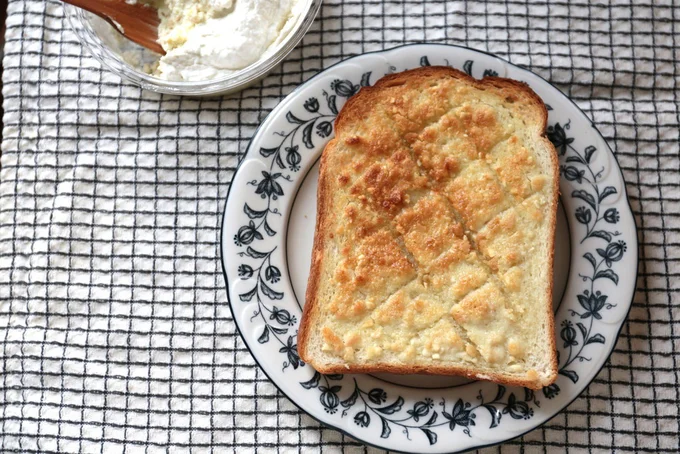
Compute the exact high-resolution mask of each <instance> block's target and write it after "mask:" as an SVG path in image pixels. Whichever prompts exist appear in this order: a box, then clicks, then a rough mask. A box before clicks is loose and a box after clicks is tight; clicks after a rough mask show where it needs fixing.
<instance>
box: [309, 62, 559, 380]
mask: <svg viewBox="0 0 680 454" xmlns="http://www.w3.org/2000/svg"><path fill="white" fill-rule="evenodd" d="M487 95H489V96H493V97H492V98H489V99H491V100H494V99H500V100H501V101H502V103H503V105H504V106H505V107H504V108H505V110H503V111H502V112H501V113H499V110H498V109H496V108H494V106H490V105H487V104H485V102H486V101H488V99H487V98H485V97H486V96H487ZM468 98H469V99H474V100H475V101H474V102H463V101H465V100H466V99H468ZM461 100H462V101H461ZM508 106H509V107H508ZM504 122H505V123H504ZM517 122H519V123H517ZM506 123H507V124H506ZM515 123H516V124H517V125H519V124H520V123H521V125H520V126H519V127H516V126H514V125H515ZM546 123H547V111H546V109H545V106H544V104H543V102H542V101H541V99H540V98H539V97H538V96H537V95H536V94H535V93H534V92H533V91H532V90H531V89H529V88H528V87H527V86H526V85H525V84H523V83H521V82H517V81H513V80H509V79H503V78H496V77H487V78H485V79H483V80H481V81H480V80H476V79H473V78H471V77H469V76H468V75H466V74H464V73H462V72H460V71H457V70H453V69H451V68H447V67H426V68H419V69H415V70H411V71H405V72H403V73H398V74H391V75H388V76H385V77H383V78H382V79H380V80H379V81H378V82H377V83H376V84H375V85H374V86H372V87H365V88H362V89H361V90H360V92H359V93H358V94H357V95H355V96H353V97H352V98H350V99H349V100H348V102H347V104H346V105H345V106H344V107H343V109H342V110H341V111H340V113H339V115H338V117H337V119H336V121H335V130H336V137H335V138H334V139H333V140H331V141H330V142H329V144H328V145H327V146H326V149H325V150H324V153H323V155H322V157H321V167H320V175H319V186H318V197H317V200H318V207H317V210H318V212H317V222H316V230H315V236H314V249H313V252H312V267H311V272H310V278H309V284H308V288H307V295H306V303H305V310H304V314H303V317H302V322H301V325H300V330H299V333H298V352H299V354H300V357H301V358H302V359H303V360H304V361H306V362H308V363H309V364H311V365H312V366H313V367H314V368H315V369H316V370H318V371H319V372H322V373H367V372H393V373H402V374H410V373H426V374H440V375H462V376H466V377H468V378H473V379H484V380H491V381H494V382H497V383H504V384H508V385H517V386H527V387H530V388H540V387H542V386H545V385H547V384H550V383H552V382H553V381H554V379H555V378H556V373H557V361H556V356H555V340H554V335H553V333H554V326H553V324H554V321H553V316H552V305H551V301H552V274H551V273H548V275H547V277H548V279H547V281H549V283H547V282H546V288H545V296H544V297H543V298H541V301H543V304H542V305H541V306H540V307H542V308H543V309H542V310H544V311H545V313H544V314H543V316H542V317H538V316H536V317H534V319H535V320H538V321H539V322H540V323H543V324H545V326H543V327H542V329H543V332H545V333H548V335H546V336H544V337H543V338H541V341H544V342H546V343H547V345H544V346H543V347H542V348H543V350H544V356H547V357H548V358H547V360H546V361H545V364H544V365H543V366H542V369H543V370H540V371H537V370H534V369H533V368H531V367H530V366H531V365H530V364H528V363H527V362H526V361H525V357H524V355H525V350H527V349H528V348H529V347H530V346H531V345H525V344H523V343H522V342H521V340H519V338H518V336H519V335H516V332H515V331H521V323H520V322H521V321H522V320H525V318H526V317H527V315H526V314H527V313H531V311H532V310H535V309H536V307H527V306H526V305H522V304H519V303H518V301H520V300H521V298H520V296H519V295H521V292H522V287H523V283H524V282H526V280H525V277H526V276H527V275H529V274H531V272H533V271H532V269H529V268H528V267H530V266H531V265H532V263H530V262H531V260H526V259H525V258H524V255H526V254H524V255H523V254H522V252H523V251H524V249H526V248H528V247H531V245H532V244H533V242H537V241H539V240H541V238H537V237H536V236H532V235H533V231H534V230H536V229H537V230H538V231H539V232H540V231H542V230H541V229H543V230H544V231H549V232H550V235H549V244H545V245H544V246H545V251H543V254H544V255H545V260H544V261H542V262H541V266H542V267H544V268H545V267H547V269H548V270H552V265H553V250H554V248H553V244H552V242H553V241H554V238H553V236H554V229H555V222H556V207H557V195H558V164H557V157H556V153H555V152H554V148H553V146H552V144H551V143H550V141H549V140H547V138H546V137H545V135H544V131H545V128H546ZM513 128H514V129H513ZM442 138H446V139H447V140H448V142H446V143H443V142H442ZM459 139H461V140H459ZM530 140H533V141H535V142H536V143H535V144H533V146H534V149H533V150H534V154H535V150H536V149H537V148H540V147H543V148H544V149H545V150H547V151H548V152H547V153H544V154H545V156H547V159H548V160H549V161H550V162H548V163H546V162H542V163H541V165H542V167H541V166H539V165H538V164H537V163H536V162H535V161H533V160H535V159H536V156H533V155H532V153H530V152H529V151H528V150H527V148H528V142H529V141H530ZM532 143H533V142H532ZM451 150H452V151H451ZM539 167H541V168H539ZM545 169H548V172H546V171H545ZM541 210H543V211H541ZM537 213H538V214H537ZM541 215H544V217H543V218H542V217H541ZM545 215H547V218H546V217H545ZM537 226H538V227H537ZM428 234H429V235H430V236H429V237H428ZM501 234H503V235H506V237H507V238H505V237H503V238H501V236H500V235H501ZM507 244H511V245H514V246H513V247H505V246H504V245H507ZM541 244H543V243H541ZM523 248H524V249H523ZM541 250H542V249H541ZM523 279H524V280H523ZM526 279H528V278H526ZM331 281H332V282H334V283H335V284H334V286H333V285H330V286H329V282H331ZM485 282H486V284H485ZM489 295H494V296H493V297H492V298H491V299H493V301H491V300H489ZM484 298H486V299H484ZM488 301H491V303H492V304H487V303H488ZM446 304H448V306H446ZM451 304H453V308H451V309H450V311H449V308H448V307H449V306H451ZM328 320H330V321H329V322H328V323H326V321H328ZM518 320H519V321H520V322H518ZM376 321H377V323H376ZM506 321H507V323H506ZM336 325H337V326H336ZM338 326H340V327H342V329H338V328H337V327H338ZM333 327H335V330H334V328H333ZM404 330H406V331H404ZM404 333H406V334H407V335H408V336H410V337H411V339H410V344H409V343H408V342H406V341H409V339H405V340H404V339H401V337H404V336H403V334H404ZM312 336H315V338H314V339H312ZM408 336H406V337H408ZM373 339H381V343H379V345H378V344H377V343H376V345H373V344H372V342H373ZM321 344H323V346H321ZM414 345H415V346H416V347H414ZM312 349H313V350H314V351H312ZM322 351H323V352H324V353H323V355H324V359H321V358H320V356H321V354H322ZM355 355H356V357H355ZM386 355H387V356H386ZM423 355H425V356H423ZM447 355H448V356H447ZM326 356H327V357H326ZM453 358H462V360H460V361H458V360H457V359H456V360H454V359H453ZM336 359H337V360H336ZM439 361H441V362H439ZM494 364H500V366H498V367H497V368H495V369H494V367H495V366H494V367H485V366H487V365H492V366H493V365H494ZM512 367H515V369H517V371H516V372H512V371H510V372H508V370H509V369H511V368H512Z"/></svg>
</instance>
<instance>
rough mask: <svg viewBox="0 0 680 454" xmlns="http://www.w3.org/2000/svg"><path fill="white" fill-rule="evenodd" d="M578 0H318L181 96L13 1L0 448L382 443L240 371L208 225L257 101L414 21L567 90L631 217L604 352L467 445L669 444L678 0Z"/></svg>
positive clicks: (678, 178) (676, 346)
mask: <svg viewBox="0 0 680 454" xmlns="http://www.w3.org/2000/svg"><path fill="white" fill-rule="evenodd" d="M590 3H591V2H588V1H587V0H578V1H573V2H567V1H565V0H557V1H553V0H548V1H535V0H498V1H491V0H489V1H475V2H469V3H464V2H461V1H449V2H446V1H442V0H437V1H428V2H422V3H421V2H416V1H411V0H405V1H401V2H396V1H385V2H378V1H368V0H365V1H362V0H353V1H347V2H340V1H339V0H329V1H326V2H325V3H324V5H323V7H322V10H321V13H320V17H319V18H317V20H316V22H315V24H314V26H313V27H312V29H311V31H310V32H309V33H308V35H307V36H306V38H305V39H304V41H303V43H302V44H301V45H300V46H298V48H297V49H296V50H295V51H294V52H293V53H292V54H291V55H290V56H289V57H288V58H287V59H286V61H285V63H284V64H283V65H282V66H281V67H280V68H278V69H277V70H276V71H274V72H273V73H272V74H271V75H270V76H269V77H267V78H266V79H264V80H263V81H262V82H261V83H259V84H257V85H255V86H254V87H252V88H250V89H247V90H245V91H243V92H242V93H240V94H238V95H236V96H232V97H227V98H218V99H212V100H201V101H198V100H188V99H180V98H176V97H169V96H159V95H156V94H153V93H147V92H142V91H140V90H139V89H138V88H135V87H134V86H131V85H129V84H127V83H124V82H122V81H121V80H120V79H119V78H118V77H116V76H114V75H113V74H111V73H109V72H108V71H106V70H104V69H102V68H101V67H100V65H99V64H98V63H97V62H96V61H95V60H94V59H93V58H92V57H90V56H89V55H88V54H87V52H86V51H85V50H83V48H82V47H81V46H80V44H79V43H78V42H77V41H76V39H75V36H74V35H73V34H72V33H71V32H70V31H69V29H68V27H67V26H66V24H65V22H64V19H63V15H62V8H61V5H60V3H58V2H55V1H48V2H44V1H40V0H13V1H11V2H10V5H9V18H8V21H7V25H8V28H7V43H6V47H5V57H4V68H5V70H4V75H3V83H4V84H3V93H4V117H3V121H4V129H3V142H2V161H1V164H2V170H1V173H0V389H1V392H0V417H1V422H0V444H1V448H2V451H3V452H21V453H30V452H41V453H48V452H92V453H94V452H106V453H117V452H186V451H189V450H191V451H193V452H207V451H216V452H239V453H241V452H253V451H257V452H258V453H266V452H304V453H308V452H339V451H342V452H348V453H354V452H368V451H370V452H377V450H374V449H369V448H366V447H364V446H363V445H361V444H360V443H357V442H356V441H354V440H352V439H350V438H347V437H344V436H342V435H340V434H339V433H338V432H336V431H334V430H330V429H324V428H321V427H320V426H319V424H318V423H317V422H315V421H314V420H313V419H312V418H310V417H308V416H307V415H305V414H302V413H301V412H300V411H299V410H298V409H297V408H296V407H295V406H294V405H293V404H292V403H291V402H289V401H288V400H287V399H286V398H285V397H283V396H282V395H281V394H280V393H278V392H277V390H276V388H275V387H274V386H273V385H272V384H271V383H270V382H269V381H268V380H267V379H266V377H265V376H264V374H263V373H262V372H261V371H260V370H259V369H258V367H257V366H256V365H255V363H254V361H253V359H252V358H251V356H250V354H249V353H248V351H247V350H246V348H245V346H244V344H243V342H242V341H241V339H240V337H239V335H238V334H237V332H236V330H235V327H234V323H233V322H232V319H231V314H230V312H229V308H228V305H227V297H226V294H225V284H224V281H223V277H222V273H221V268H220V264H219V262H218V242H219V233H220V221H221V214H222V209H223V207H224V202H225V197H226V194H227V190H228V187H229V182H230V180H231V178H232V175H233V171H234V168H235V167H236V165H237V162H238V159H239V156H241V155H242V153H243V152H244V150H245V148H246V146H247V143H248V140H249V138H250V137H251V136H252V134H253V132H254V130H255V128H256V127H257V125H258V124H259V122H260V121H261V120H262V119H263V118H264V116H265V115H266V114H267V113H268V112H269V111H270V110H271V109H272V108H273V107H274V106H275V105H276V104H277V103H278V102H280V101H281V100H282V99H283V98H284V97H285V95H286V94H288V93H289V92H290V91H291V90H293V89H294V88H295V87H297V86H298V85H299V84H300V83H301V82H303V81H304V80H306V79H308V78H309V77H311V76H312V75H314V74H316V73H317V72H319V71H320V70H322V69H323V68H327V67H328V66H330V65H332V64H333V63H336V62H338V61H340V60H342V59H344V58H346V57H349V56H352V55H356V54H359V53H362V52H364V51H372V50H378V49H382V48H390V47H394V46H396V45H399V44H403V43H407V42H416V41H428V42H438V43H453V44H461V45H468V46H471V47H473V48H477V49H482V50H486V51H490V52H494V53H496V54H498V55H499V56H501V57H503V58H506V59H508V60H510V61H512V62H513V63H516V64H519V65H523V66H526V67H528V68H530V69H531V70H532V71H534V72H536V73H538V74H540V75H541V76H543V77H545V78H547V79H548V80H550V81H552V82H553V83H554V84H555V85H557V87H559V88H560V89H562V90H563V91H564V92H565V93H566V94H568V95H569V96H570V97H571V98H572V99H573V100H575V101H576V102H577V104H578V105H579V106H580V107H581V108H582V109H583V110H584V111H585V112H586V113H587V114H588V115H589V116H590V117H591V118H592V119H593V121H594V122H595V124H596V125H597V127H598V128H599V129H600V131H601V132H602V133H603V135H604V136H605V138H606V139H607V141H608V142H609V144H610V146H611V147H612V148H613V150H614V151H615V153H616V155H617V157H618V159H619V162H620V164H621V167H622V168H623V171H624V175H625V178H626V180H627V182H628V195H629V197H630V199H631V203H632V206H633V210H634V212H635V215H636V218H637V222H638V226H639V227H640V244H641V248H640V257H641V259H640V273H639V279H638V292H637V295H636V297H635V301H634V304H633V309H632V311H631V313H630V316H629V319H628V322H627V323H626V325H625V327H624V329H623V331H622V333H621V336H620V339H619V341H618V343H617V345H616V348H615V350H614V353H613V354H612V357H611V359H610V361H609V362H608V363H607V365H606V367H605V368H604V369H603V370H602V372H601V373H600V374H599V375H598V377H597V378H596V379H595V381H594V382H593V383H592V384H591V385H590V386H589V387H588V389H587V390H586V391H585V392H584V393H583V395H582V396H581V397H580V398H579V399H577V400H576V401H575V402H574V403H573V404H571V405H570V406H569V407H568V408H567V410H565V411H563V412H562V413H561V414H559V415H558V416H557V417H555V418H554V419H553V420H552V421H550V422H549V423H548V424H546V425H545V426H543V427H541V428H539V429H537V430H535V431H533V432H531V433H529V434H528V435H526V436H524V437H523V438H521V439H518V440H514V441H511V442H509V443H506V444H505V445H504V446H502V447H494V448H489V449H488V450H485V451H484V452H494V451H499V452H503V453H513V452H525V451H527V452H546V451H548V450H551V449H554V448H556V449H558V450H560V451H563V450H565V449H567V448H568V449H569V451H574V452H576V451H584V450H587V449H590V450H592V451H593V452H603V453H605V452H612V451H614V450H616V451H617V452H623V451H634V452H646V451H648V452H659V451H662V452H671V451H676V450H678V449H679V448H680V446H679V445H678V432H679V431H680V426H679V421H680V415H679V410H678V409H679V407H680V386H679V383H678V382H679V379H680V372H679V370H678V364H679V363H680V358H679V357H678V352H680V304H678V293H677V292H678V282H679V278H680V235H679V234H678V232H679V231H680V215H679V214H678V213H680V149H679V130H680V125H679V123H680V102H679V98H680V91H679V90H678V83H679V80H680V70H679V69H678V66H680V5H678V4H677V1H676V2H672V4H671V1H669V0H665V1H663V0H659V1H656V0H641V1H637V0H636V1H633V0H628V1H623V0H611V1H609V2H606V4H604V5H597V6H596V5H590ZM592 3H595V2H592ZM597 3H602V2H597ZM633 5H634V6H633ZM652 5H653V6H652ZM546 17H547V19H546Z"/></svg>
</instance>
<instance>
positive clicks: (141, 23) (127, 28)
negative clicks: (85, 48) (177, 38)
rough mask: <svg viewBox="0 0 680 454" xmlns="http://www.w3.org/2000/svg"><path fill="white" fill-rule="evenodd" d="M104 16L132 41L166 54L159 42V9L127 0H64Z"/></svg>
mask: <svg viewBox="0 0 680 454" xmlns="http://www.w3.org/2000/svg"><path fill="white" fill-rule="evenodd" d="M62 1H63V2H64V3H70V4H71V5H73V6H77V7H78V8H82V9H84V10H87V11H89V12H91V13H94V14H96V15H97V16H99V17H101V18H103V19H104V20H106V21H107V22H109V23H110V24H111V25H113V28H115V29H116V30H118V32H120V34H122V35H123V36H125V37H126V38H127V39H129V40H130V41H134V42H136V43H137V44H139V45H141V46H143V47H146V48H147V49H149V50H152V51H154V52H157V53H159V54H161V55H165V50H163V48H162V47H161V45H160V44H158V24H160V22H161V21H160V18H159V17H158V10H157V9H156V8H154V7H153V6H150V5H146V4H143V3H141V2H136V3H127V2H126V1H125V0H62Z"/></svg>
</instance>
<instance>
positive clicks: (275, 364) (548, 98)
mask: <svg viewBox="0 0 680 454" xmlns="http://www.w3.org/2000/svg"><path fill="white" fill-rule="evenodd" d="M424 65H447V66H452V67H454V68H457V69H460V70H463V71H465V72H466V73H468V74H470V75H472V76H473V77H476V78H481V77H484V76H486V75H494V76H496V75H497V76H501V77H509V78H512V79H516V80H521V81H524V82H526V83H528V84H529V85H530V86H531V88H532V89H533V90H534V91H535V92H536V93H538V94H539V96H541V98H543V100H544V101H545V103H546V105H547V107H548V111H549V119H548V136H549V138H550V140H551V141H552V142H553V143H554V145H555V148H556V149H557V152H558V154H559V160H560V170H561V177H560V191H561V194H562V195H561V200H560V201H561V209H560V210H559V212H558V226H557V233H556V240H555V248H556V251H555V273H554V275H555V295H554V307H555V336H556V339H557V347H558V353H559V378H558V379H557V381H556V383H555V384H553V385H551V386H548V387H546V388H544V389H542V390H539V391H531V390H528V389H524V388H511V387H505V386H501V385H496V384H493V383H487V382H482V381H472V382H470V381H466V380H463V379H460V378H455V377H432V376H395V375H389V374H379V375H321V374H318V373H317V372H315V371H314V370H313V369H312V368H311V367H310V366H309V365H305V364H304V363H303V362H302V361H301V360H300V358H299V356H298V354H297V349H296V347H297V330H298V324H299V322H300V318H301V315H302V307H303V305H304V292H305V288H306V284H307V277H308V274H309V266H310V256H311V249H312V239H313V234H314V224H315V219H316V184H317V178H318V159H319V157H320V155H321V152H322V150H323V148H324V146H325V145H326V143H327V142H328V140H330V138H331V137H332V135H333V121H334V119H335V117H336V115H337V113H338V111H339V109H341V108H342V106H343V104H344V103H345V102H346V101H347V99H348V98H349V97H350V96H352V95H353V94H354V93H356V92H357V91H358V90H359V89H360V88H361V87H362V86H366V85H371V84H373V83H375V81H377V80H378V79H379V78H381V77H382V76H383V75H385V74H388V73H392V72H398V71H402V70H405V69H409V68H415V67H418V66H424ZM221 255H222V257H221V259H222V266H223V270H224V275H225V280H226V283H227V292H228V295H229V301H230V306H231V310H232V313H233V317H234V320H235V322H236V325H237V326H238V329H239V331H240V333H241V335H242V336H243V339H244V341H245V343H246V345H247V346H248V348H249V349H250V351H251V353H252V355H253V357H254V358H255V360H256V361H257V362H258V364H259V365H260V367H261V368H262V370H263V371H264V372H265V373H266V374H267V376H268V377H269V378H270V379H271V381H272V382H273V383H274V384H275V385H276V386H277V387H278V388H279V389H280V390H281V392H283V393H284V394H285V395H286V396H287V397H288V398H289V399H290V400H291V401H292V402H294V403H295V404H296V405H297V406H299V407H300V408H301V409H302V410H304V411H305V412H307V413H309V414H310V415H311V416H312V417H314V418H315V419H317V420H319V421H321V422H322V423H324V424H326V425H328V426H330V427H333V428H335V429H337V430H340V431H342V432H345V433H347V434H349V435H350V436H352V437H354V438H356V439H358V440H361V441H362V442H365V443H367V444H371V445H374V446H377V447H380V448H384V449H389V450H394V451H402V452H418V453H439V452H460V451H465V450H468V449H473V448H479V447H482V446H488V445H492V444H496V443H501V442H504V441H507V440H509V439H511V438H514V437H517V436H520V435H522V434H524V433H526V432H528V431H530V430H532V429H534V428H536V427H537V426H539V425H540V424H543V423H544V422H546V421H547V420H549V419H550V418H552V417H553V416H555V415H556V414H557V413H559V412H560V411H561V410H562V409H563V408H565V407H566V406H567V405H568V404H569V403H571V402H572V401H573V400H574V399H576V397H578V395H579V394H580V393H581V392H582V391H583V389H584V388H585V387H586V386H587V385H588V384H589V383H590V382H591V381H592V380H593V378H594V377H595V375H597V373H598V372H599V371H600V369H601V368H602V366H603V365H604V363H605V361H606V360H607V358H608V357H609V354H610V353H611V351H612V349H613V348H614V344H615V343H616V340H617V337H618V333H619V331H620V329H621V326H622V325H623V322H624V320H625V318H626V315H627V314H628V311H629V308H630V304H631V301H632V299H633V293H634V289H635V278H636V275H637V234H636V228H635V221H634V218H633V215H632V212H631V209H630V206H629V204H628V200H627V197H626V190H625V184H624V181H623V177H622V175H621V171H620V169H619V166H618V164H617V162H616V159H615V157H614V155H613V153H612V152H611V150H610V149H609V147H608V145H607V143H606V142H605V141H604V139H603V138H602V136H601V135H600V133H599V132H598V131H597V129H595V127H594V125H593V124H592V122H591V121H590V120H589V119H588V118H587V117H586V116H585V114H584V113H583V112H581V110H579V109H578V107H577V106H576V105H575V104H574V103H573V102H572V101H570V100H569V99H568V98H567V97H566V96H565V95H563V94H562V93H561V92H560V91H559V90H557V89H556V88H555V87H553V86H552V85H550V84H549V83H548V82H546V81H545V80H544V79H542V78H540V77H539V76H537V75H535V74H533V73H531V72H529V71H527V70H525V69H522V68H519V67H517V66H514V65H512V64H510V63H508V62H505V61H503V60H501V59H499V58H497V57H495V56H493V55H490V54H486V53H483V52H479V51H475V50H472V49H468V48H462V47H456V46H448V45H438V44H437V45H435V44H414V45H408V46H403V47H398V48H395V49H391V50H387V51H382V52H375V53H369V54H364V55H360V56H357V57H354V58H350V59H348V60H346V61H343V62H341V63H338V64H337V65H335V66H333V67H331V68H329V69H327V70H325V71H323V72H321V73H320V74H318V75H317V76H315V77H313V78H312V79H311V80H309V81H307V82H306V83H305V84H303V85H302V86H300V87H299V88H298V89H296V90H295V91H294V92H293V93H291V94H290V95H289V96H288V97H287V98H286V99H285V100H284V101H283V102H282V103H280V104H279V105H278V106H277V107H276V108H275V109H274V110H273V111H272V112H271V114H270V115H269V116H268V117H267V119H266V120H265V121H264V122H263V124H262V125H261V126H260V128H259V129H258V130H257V132H256V134H255V136H254V137H253V139H252V141H251V142H250V145H249V148H248V151H247V152H246V156H245V157H244V159H243V161H242V163H241V165H240V167H239V169H238V171H237V172H236V174H235V176H234V178H233V180H232V184H231V187H230V191H229V196H228V198H227V203H226V208H225V212H224V217H223V221H222V245H221Z"/></svg>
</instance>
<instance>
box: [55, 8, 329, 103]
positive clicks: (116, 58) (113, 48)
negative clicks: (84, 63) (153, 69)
mask: <svg viewBox="0 0 680 454" xmlns="http://www.w3.org/2000/svg"><path fill="white" fill-rule="evenodd" d="M303 1H306V2H307V5H308V9H306V13H304V14H302V15H300V17H299V18H298V21H297V24H296V25H295V26H294V27H293V29H292V30H291V32H290V35H289V37H288V39H285V40H284V41H283V42H282V43H281V44H280V45H279V47H278V48H277V49H276V50H274V52H273V53H271V54H270V55H269V56H267V57H266V58H263V59H261V60H259V61H257V62H256V63H253V64H252V65H250V66H248V67H246V68H244V69H242V70H240V71H237V72H234V73H231V74H227V75H225V76H224V77H220V78H216V79H211V80H205V81H195V82H183V81H182V82H178V81H170V80H164V79H160V78H158V77H155V76H153V75H151V74H148V73H147V72H145V71H144V66H146V65H152V64H154V63H155V62H156V61H158V59H159V55H158V54H156V53H154V52H151V51H150V50H148V49H145V48H143V47H141V46H139V45H137V44H135V43H133V42H132V41H129V40H127V39H126V38H125V37H123V36H122V35H121V34H120V33H118V32H117V31H116V30H115V29H114V28H113V27H112V26H111V25H109V23H108V22H106V21H105V20H103V19H101V18H99V17H98V16H95V15H94V14H91V13H89V12H87V11H84V10H82V9H80V8H76V7H75V6H71V5H68V4H64V13H65V15H66V17H67V19H68V21H69V23H70V25H71V28H72V29H73V32H74V33H75V34H76V36H77V37H78V39H79V40H80V42H81V43H83V45H84V46H85V48H86V49H87V50H89V51H90V52H91V53H92V55H94V57H95V58H96V59H97V60H99V62H100V63H101V64H102V65H104V67H106V68H108V69H109V70H111V71H112V72H114V73H116V74H117V75H119V76H120V77H122V78H123V79H126V80H128V81H130V82H132V83H133V84H135V85H138V86H140V87H142V88H143V89H146V90H151V91H155V92H159V93H168V94H173V95H182V96H211V95H223V94H227V93H232V92H235V91H238V90H242V89H244V88H245V87H247V86H248V85H251V84H253V83H255V82H257V81H258V80H260V79H261V78H263V77H264V76H265V75H266V74H267V73H269V72H270V71H271V70H272V69H274V68H275V67H276V66H277V65H278V64H279V63H280V62H281V60H283V59H284V58H285V57H286V56H287V55H288V54H289V53H290V52H291V51H292V50H293V48H295V46H297V44H298V43H299V42H300V41H301V40H302V37H303V36H304V35H305V33H307V30H309V27H311V25H312V22H314V18H315V17H316V14H317V12H318V11H319V7H320V6H321V1H322V0H303Z"/></svg>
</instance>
